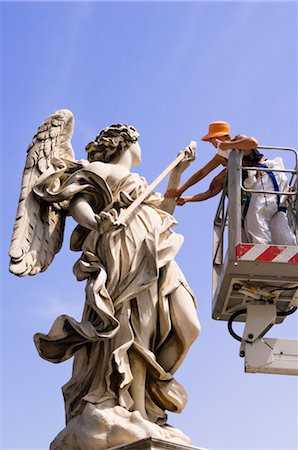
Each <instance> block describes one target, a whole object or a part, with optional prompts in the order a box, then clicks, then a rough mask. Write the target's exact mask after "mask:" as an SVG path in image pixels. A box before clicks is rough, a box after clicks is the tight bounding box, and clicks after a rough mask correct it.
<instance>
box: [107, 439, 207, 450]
mask: <svg viewBox="0 0 298 450" xmlns="http://www.w3.org/2000/svg"><path fill="white" fill-rule="evenodd" d="M108 450H207V449H203V448H202V447H193V446H189V445H183V444H177V443H174V442H169V441H164V440H161V439H155V438H145V439H141V440H139V441H135V442H132V443H130V444H124V445H120V446H117V447H113V448H110V449H108Z"/></svg>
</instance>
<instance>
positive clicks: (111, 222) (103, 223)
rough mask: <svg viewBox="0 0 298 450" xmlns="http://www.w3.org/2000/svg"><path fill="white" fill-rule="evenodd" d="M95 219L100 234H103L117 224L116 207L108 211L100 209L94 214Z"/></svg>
mask: <svg viewBox="0 0 298 450" xmlns="http://www.w3.org/2000/svg"><path fill="white" fill-rule="evenodd" d="M95 219H96V221H97V223H98V231H99V232H100V234H104V233H106V232H108V231H110V230H111V229H112V228H113V227H116V226H117V219H118V213H117V211H116V209H114V208H112V209H111V210H110V211H108V212H106V211H102V212H100V213H99V214H96V215H95Z"/></svg>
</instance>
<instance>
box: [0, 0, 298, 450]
mask: <svg viewBox="0 0 298 450" xmlns="http://www.w3.org/2000/svg"><path fill="white" fill-rule="evenodd" d="M0 7H1V18H2V38H1V41H2V56H1V62H2V64H1V66H2V80H1V84H2V86H1V87H2V89H1V93H2V96H1V97H2V98H1V100H2V105H1V116H2V124H1V125H2V133H1V134H2V146H1V148H2V151H1V158H2V164H1V168H2V198H3V202H2V211H3V215H2V217H5V220H4V221H3V224H2V225H3V226H2V239H1V246H2V250H3V251H2V255H3V263H2V264H1V270H2V279H3V282H2V303H1V312H2V339H1V342H2V348H1V350H2V358H1V361H2V363H1V388H2V390H1V391H2V402H1V403H2V420H1V421H2V426H3V430H4V432H2V449H25V448H26V449H45V448H48V445H49V442H50V441H51V440H52V439H53V437H54V436H55V435H56V434H57V432H58V431H60V430H61V429H62V428H63V426H64V411H63V401H62V395H61V392H60V387H61V386H62V385H63V384H64V383H66V382H67V380H68V379H69V377H70V373H71V363H70V362H67V363H63V364H60V365H53V364H50V363H47V362H46V361H43V360H41V359H40V358H39V357H38V355H37V352H36V350H35V348H34V345H33V339H32V335H33V334H34V333H35V332H38V331H41V332H47V331H48V330H49V328H50V326H51V324H52V322H53V320H54V319H55V318H56V316H57V315H59V314H61V313H67V314H69V315H73V316H74V317H77V318H78V319H79V318H80V314H81V311H82V308H83V303H84V286H83V283H80V284H79V283H78V282H76V281H75V279H74V277H73V275H72V265H73V263H74V261H75V260H76V258H77V256H78V255H77V254H75V253H70V251H69V250H68V238H69V234H70V232H71V229H72V228H73V225H74V223H73V222H72V221H71V220H69V223H68V225H67V229H66V235H65V243H64V247H63V249H62V250H61V252H60V253H59V255H58V256H57V257H56V258H55V260H54V262H53V264H52V266H51V267H50V268H49V269H48V270H47V272H46V273H43V274H40V275H38V276H36V277H31V278H22V279H18V278H16V277H13V276H12V275H11V274H9V273H8V272H7V270H6V267H7V265H8V258H7V257H6V255H7V251H8V246H9V241H10V237H11V231H12V227H13V223H14V218H15V211H16V206H17V201H18V196H19V187H20V182H21V175H22V170H23V167H24V161H25V154H26V148H27V145H28V144H29V142H30V140H31V139H32V136H33V134H34V133H35V131H36V128H37V126H38V125H39V124H40V123H41V122H42V121H43V120H44V119H45V118H46V117H47V116H48V115H49V114H50V113H52V112H53V111H55V110H56V109H59V108H68V109H70V110H72V111H73V113H74V115H75V119H76V127H75V133H74V137H73V141H72V142H73V146H74V148H75V151H76V156H77V158H78V159H80V158H84V147H85V145H86V143H87V142H89V141H90V140H91V139H93V138H94V136H95V135H96V133H97V132H98V131H99V130H100V129H101V128H103V127H104V126H107V125H108V124H110V123H113V122H126V123H131V124H133V125H135V126H136V127H137V128H138V130H139V132H140V134H141V137H140V143H141V146H142V150H143V162H142V164H141V166H140V167H138V172H139V173H141V174H142V175H144V176H145V177H146V178H147V180H148V181H151V180H153V179H154V178H155V177H156V176H157V175H158V174H159V173H160V172H161V170H162V168H164V167H165V166H167V165H168V164H169V163H170V162H171V161H172V160H173V159H174V157H175V156H176V154H177V152H178V151H179V150H180V149H181V148H183V147H184V146H185V145H187V144H188V142H189V141H190V140H191V139H194V140H197V141H198V144H199V146H198V157H197V160H196V161H195V162H194V163H193V166H192V168H190V169H188V174H191V173H192V172H193V171H194V170H196V169H198V168H199V167H201V166H202V165H203V164H205V163H206V162H207V161H208V160H209V159H210V157H211V155H212V148H211V147H210V145H208V144H207V143H202V142H200V137H201V136H202V135H203V134H205V133H206V131H207V128H208V123H209V122H211V121H213V120H227V121H228V122H230V123H231V127H232V133H233V134H236V133H239V132H241V133H246V134H248V135H253V136H255V137H256V138H257V139H258V140H259V142H260V143H261V144H263V145H276V146H279V145H281V146H282V145H284V146H290V147H296V148H297V4H296V3H295V2H168V1H167V2H84V3H83V2H2V3H1V4H0ZM286 162H289V164H291V161H290V160H289V161H286ZM186 176H187V175H185V178H186ZM209 182H210V178H209V179H208V180H206V181H203V182H201V183H200V185H198V186H196V187H195V188H193V190H192V191H190V192H193V193H196V192H199V191H202V190H204V189H205V188H206V187H207V186H208V185H209ZM164 187H165V184H164V183H163V185H162V186H161V187H160V190H162V189H164ZM217 202H218V198H215V199H212V200H210V201H208V202H205V203H201V204H188V205H186V206H185V207H182V208H177V209H176V213H175V216H176V218H177V219H178V221H179V225H178V226H177V231H178V232H180V233H182V234H183V235H184V236H185V242H184V246H183V248H182V250H181V251H180V253H179V255H178V259H177V260H178V262H179V264H180V266H181V267H182V268H183V271H184V273H185V275H186V277H187V279H188V281H189V283H190V285H191V286H192V288H193V290H194V291H195V294H196V296H197V299H198V314H199V317H200V320H201V323H202V334H201V336H200V337H199V339H198V340H197V342H196V343H195V344H194V346H193V348H192V349H191V352H190V354H189V355H188V357H187V360H186V361H185V364H184V366H183V367H182V368H181V369H180V370H179V372H178V374H177V378H178V380H179V381H180V382H182V383H183V384H184V385H185V387H186V388H187V391H188V393H189V403H188V405H187V407H186V409H185V411H184V412H183V413H182V414H181V415H173V414H171V415H170V423H172V424H173V425H175V426H177V427H179V428H181V429H182V430H183V431H184V432H185V433H187V434H188V435H189V436H190V437H191V438H192V440H193V443H194V445H198V446H200V445H201V446H204V447H207V448H209V449H210V450H219V449H235V450H236V449H238V450H244V449H245V450H248V449H253V450H257V449H258V450H259V449H262V450H264V449H275V450H277V449H279V450H290V449H291V450H294V449H296V448H297V425H296V422H297V406H296V400H297V381H296V379H295V378H294V377H286V376H284V377H282V376H273V375H249V374H244V372H243V360H242V359H240V358H239V357H238V347H239V346H238V342H236V341H234V340H233V339H232V338H231V337H230V336H229V334H228V332H227V330H226V324H225V323H219V322H215V321H213V320H212V319H211V251H212V223H213V217H214V214H215V210H216V206H217ZM296 325H297V318H296V317H295V316H291V317H289V318H288V319H287V320H286V321H285V323H284V324H283V325H279V326H276V327H274V328H273V330H272V331H271V332H270V335H271V336H274V337H294V335H295V331H296Z"/></svg>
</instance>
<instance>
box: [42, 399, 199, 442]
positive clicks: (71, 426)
mask: <svg viewBox="0 0 298 450" xmlns="http://www.w3.org/2000/svg"><path fill="white" fill-rule="evenodd" d="M112 448H113V449H116V448H117V449H121V450H123V449H144V450H145V449H146V450H147V449H148V450H149V449H152V450H161V449H162V450H163V449H168V450H169V449H171V450H184V449H185V450H191V449H193V450H195V449H196V450H202V449H198V448H197V447H192V446H191V440H190V438H189V437H188V436H186V435H185V434H184V433H182V431H180V430H178V429H177V428H175V427H172V426H170V425H167V424H165V425H162V426H159V425H157V424H156V423H152V422H149V421H148V420H145V419H144V418H143V417H142V416H141V414H140V413H139V411H132V412H130V411H127V410H126V409H124V408H122V407H121V406H119V405H116V406H113V405H112V404H108V403H107V402H106V403H105V404H92V403H87V404H86V406H85V408H84V410H83V412H82V414H80V415H78V416H76V417H74V418H73V419H71V420H70V421H69V422H68V424H67V425H66V427H65V428H64V430H62V431H61V432H60V433H59V434H58V436H56V438H55V439H54V441H53V442H52V444H51V446H50V450H94V449H96V450H107V449H112Z"/></svg>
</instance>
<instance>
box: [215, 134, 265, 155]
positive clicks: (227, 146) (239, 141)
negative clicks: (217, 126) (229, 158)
mask: <svg viewBox="0 0 298 450" xmlns="http://www.w3.org/2000/svg"><path fill="white" fill-rule="evenodd" d="M258 145H259V143H258V141H257V140H256V139H255V138H254V137H251V136H245V135H244V134H238V135H237V136H235V137H234V138H233V139H228V140H225V141H223V142H221V144H220V146H219V148H220V149H221V150H232V149H237V150H241V151H242V152H243V153H244V154H245V155H249V153H250V152H251V151H252V150H254V149H256V148H257V146H258Z"/></svg>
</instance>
